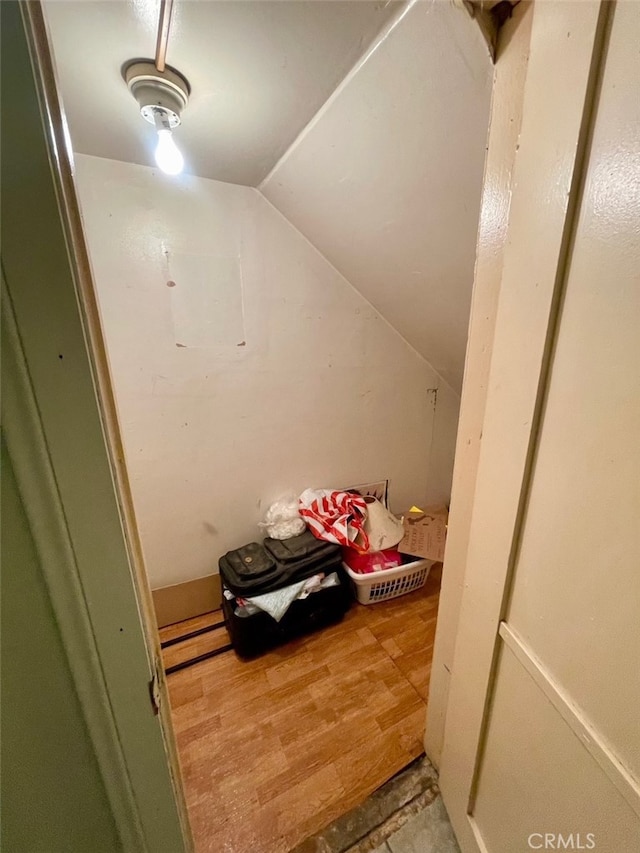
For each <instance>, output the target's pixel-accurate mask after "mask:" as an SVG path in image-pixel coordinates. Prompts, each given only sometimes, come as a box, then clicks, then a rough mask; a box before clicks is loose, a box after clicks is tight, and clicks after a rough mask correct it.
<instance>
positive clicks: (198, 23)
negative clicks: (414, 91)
mask: <svg viewBox="0 0 640 853" xmlns="http://www.w3.org/2000/svg"><path fill="white" fill-rule="evenodd" d="M447 2H448V0H447ZM402 5H403V4H402V3H399V2H395V0H393V1H392V2H388V3H386V2H380V0H291V2H286V1H285V0H176V2H175V3H174V13H173V21H172V25H171V31H170V37H169V50H168V54H167V61H168V63H169V64H170V65H173V66H174V67H176V68H177V69H178V70H179V71H181V72H182V74H184V75H185V76H186V77H187V79H188V80H189V82H190V84H191V88H192V94H191V99H190V102H189V105H188V107H187V109H186V110H185V112H184V116H183V119H184V120H183V124H182V126H181V127H180V129H179V130H178V131H177V132H176V139H177V140H178V142H179V144H180V147H181V149H182V151H183V152H184V155H185V159H186V170H187V171H188V172H191V173H192V174H195V175H199V176H200V177H204V178H214V179H216V180H219V181H227V182H230V183H236V184H245V185H247V186H256V185H257V184H258V183H259V182H260V181H261V180H262V178H264V176H265V175H266V174H267V173H268V172H269V170H270V169H271V168H272V167H273V166H274V164H275V163H276V161H277V160H278V158H279V157H280V156H281V154H282V153H283V152H284V151H285V150H286V149H287V148H288V146H289V145H290V144H291V142H292V141H293V140H294V139H295V137H296V136H297V135H298V133H299V132H300V130H302V128H303V127H304V126H305V125H306V124H307V122H308V121H309V120H310V119H311V118H312V116H313V115H314V114H315V113H316V112H317V110H318V109H319V108H320V107H321V106H322V104H323V103H324V102H325V101H326V99H327V98H328V97H329V95H330V94H331V92H333V90H334V89H335V87H336V86H337V85H338V83H339V82H340V81H341V80H342V78H343V77H344V76H345V74H346V73H347V72H348V71H349V69H350V68H351V67H352V66H353V64H354V63H355V62H356V61H357V60H358V59H359V57H360V56H361V55H362V54H363V52H364V51H365V50H366V49H367V47H368V46H369V45H370V44H371V42H372V40H373V39H374V38H375V36H376V35H377V33H378V32H379V30H380V29H381V27H383V26H384V24H385V23H386V22H387V21H388V20H389V19H390V18H391V17H392V16H393V15H394V14H396V12H397V11H398V9H399V8H401V7H402ZM159 6H160V3H159V0H46V3H45V9H46V13H47V18H48V22H49V28H50V31H51V35H52V40H53V45H54V51H55V58H56V64H57V68H58V74H59V78H60V82H61V85H62V89H63V94H64V102H65V109H66V112H67V117H68V121H69V126H70V129H71V134H72V138H73V140H74V147H75V150H76V151H78V152H80V153H83V154H93V155H96V156H98V157H107V158H110V159H113V160H124V161H125V162H131V163H140V164H142V165H152V164H153V148H154V147H155V143H156V139H155V134H154V132H153V128H151V127H150V126H149V125H147V124H146V123H145V122H144V121H143V120H142V119H141V118H140V115H139V113H138V109H137V105H136V103H135V101H134V100H133V98H132V96H131V95H130V94H129V92H128V90H127V87H126V85H125V83H124V82H123V80H122V74H121V68H122V65H123V63H125V62H127V61H128V60H130V59H134V58H139V57H152V56H153V53H154V50H155V44H156V31H157V26H158V12H159Z"/></svg>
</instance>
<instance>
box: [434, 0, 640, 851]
mask: <svg viewBox="0 0 640 853" xmlns="http://www.w3.org/2000/svg"><path fill="white" fill-rule="evenodd" d="M589 11H591V12H593V11H597V20H596V19H595V18H593V17H592V18H591V19H589V17H588V16H589ZM563 16H564V17H563ZM552 24H553V26H552ZM563 25H564V27H566V28H563ZM543 34H544V35H543ZM562 34H566V35H565V36H564V37H565V38H566V40H567V42H566V43H567V45H568V44H569V43H570V42H571V41H572V40H573V39H579V40H580V44H581V47H582V48H583V52H582V53H581V52H580V50H577V51H575V52H573V53H572V51H571V49H570V48H569V47H568V46H567V48H566V50H563V49H562V45H561V44H560V36H561V35H562ZM638 44H640V4H638V3H625V2H621V3H618V4H616V5H614V4H613V3H609V2H604V3H602V4H600V5H599V6H597V5H596V4H593V3H588V2H586V3H581V4H571V3H566V4H565V3H554V4H539V3H536V4H535V6H534V19H533V27H532V41H531V46H530V56H529V72H528V77H527V82H526V84H525V94H524V101H523V130H522V134H521V139H520V143H521V144H520V148H521V149H522V150H521V151H520V154H519V157H520V164H519V163H518V159H516V167H515V181H514V189H513V201H512V210H513V213H512V218H511V221H510V224H509V230H510V237H511V239H510V240H509V245H508V249H507V255H506V257H505V266H504V272H503V277H502V290H501V297H500V302H501V304H500V306H499V311H498V318H497V323H496V334H495V343H494V349H493V359H492V366H491V374H490V388H489V395H488V402H487V409H486V416H485V422H484V432H485V436H486V438H485V439H484V440H483V441H484V444H483V447H482V449H481V454H480V464H479V473H478V484H477V489H476V501H475V504H474V510H473V517H472V525H471V538H470V546H469V555H468V563H467V572H466V577H465V593H464V596H463V603H462V611H461V621H460V630H459V633H458V642H457V645H456V656H455V659H454V671H453V675H452V687H451V693H450V697H451V698H450V703H449V707H448V711H447V723H446V731H445V747H444V751H443V758H442V765H441V782H442V789H443V795H444V798H445V803H446V805H447V808H448V809H449V811H450V814H451V817H452V822H453V824H454V827H455V829H456V833H457V834H458V837H459V841H460V844H461V847H462V849H463V851H464V853H472V851H473V853H475V851H479V850H485V851H487V853H516V851H519V850H523V851H526V850H528V849H536V846H537V849H559V848H558V846H557V838H556V839H555V840H554V838H552V836H554V834H555V836H557V835H558V833H560V834H562V837H563V839H567V838H568V837H570V836H571V837H572V838H571V841H570V842H569V845H568V846H569V849H571V847H572V848H573V849H591V848H589V847H586V846H585V845H586V843H587V841H586V838H587V834H588V833H592V834H593V835H594V836H595V841H594V843H593V845H592V849H596V850H598V851H600V853H632V851H636V850H638V849H640V784H639V779H640V734H639V731H638V728H639V727H638V708H639V707H640V631H639V630H638V613H639V612H640V572H638V566H639V565H640V535H639V531H640V524H639V523H638V519H640V439H639V436H640V376H639V373H640V334H639V333H638V332H639V330H640V274H639V272H638V271H639V270H640V98H638V92H639V91H640V59H639V56H638ZM574 48H575V43H574ZM545 51H547V55H546V56H545ZM587 55H590V59H589V62H588V64H587V63H585V61H584V60H585V58H586V57H587ZM543 60H544V61H543ZM565 65H567V66H568V65H571V68H572V71H571V73H572V74H573V75H574V76H575V75H576V73H577V71H578V70H580V74H581V75H582V77H583V78H584V80H583V83H585V84H586V97H585V101H584V109H583V115H582V118H581V120H580V121H579V123H577V124H576V130H577V132H578V134H579V140H578V145H577V148H574V145H573V137H572V135H571V133H570V132H569V130H570V128H568V127H566V128H562V127H560V125H559V123H557V122H556V123H554V122H550V121H549V117H550V115H551V114H552V113H553V110H554V109H557V105H558V98H560V97H565V95H564V94H563V93H562V91H561V90H560V89H559V88H558V89H556V90H555V91H553V92H552V90H551V89H550V88H549V86H550V84H551V83H552V81H553V79H560V78H559V74H558V72H562V70H563V68H564V66H565ZM547 69H548V70H547ZM545 78H546V79H545ZM545 100H546V101H547V102H548V104H549V107H548V110H547V113H546V115H545V111H544V109H543V108H542V109H541V104H544V102H545ZM570 103H571V100H570V99H568V100H567V105H569V104H570ZM556 115H557V113H556ZM532 117H533V118H535V121H536V122H537V127H536V126H535V125H533V124H532V123H531V122H532ZM550 138H551V139H553V144H554V145H555V146H556V155H557V159H556V161H555V164H556V166H555V168H553V169H548V168H547V169H543V168H540V163H539V162H536V158H535V156H532V151H533V150H535V145H536V140H537V142H538V143H539V149H538V153H539V156H540V157H542V156H543V155H544V156H546V151H547V149H546V145H547V144H548V140H549V139H550ZM519 165H520V171H519V170H518V166H519ZM572 169H573V172H574V174H573V177H572V178H571V181H570V186H569V188H568V190H567V194H568V196H569V203H568V205H567V207H566V209H565V211H564V217H563V221H562V223H561V224H559V223H558V221H557V220H558V217H557V214H558V208H557V207H556V208H554V206H553V204H552V203H547V202H546V201H545V196H546V197H547V198H548V199H550V200H552V199H554V198H556V195H557V189H558V185H559V181H562V180H564V178H565V176H566V175H567V174H568V173H570V172H571V170H572ZM528 181H535V182H536V184H537V186H536V188H535V190H534V191H533V192H532V191H531V189H532V188H531V187H529V186H528ZM527 206H528V208H527ZM545 228H546V229H548V238H549V242H551V241H553V240H554V239H556V238H558V237H560V238H561V241H562V244H563V248H562V249H561V251H560V252H559V253H558V255H557V256H556V258H555V260H556V264H555V267H554V269H553V270H551V269H550V268H548V267H547V268H544V265H543V263H542V261H541V260H540V259H539V258H536V257H534V254H533V250H534V249H535V251H536V252H538V253H539V254H540V255H541V256H543V257H550V256H551V250H550V249H547V248H546V246H545V243H544V242H543V241H541V240H540V239H539V236H540V234H542V233H543V232H544V230H545ZM541 292H547V293H548V294H552V296H551V298H550V299H548V302H547V303H546V306H545V305H544V304H543V302H542V300H541V297H540V295H539V294H540V293H541ZM529 305H530V306H536V313H534V312H533V311H528V310H527V306H529ZM541 307H546V311H547V316H546V320H545V321H543V320H542V317H541V314H540V309H541ZM540 352H543V353H544V354H543V356H542V358H539V355H538V354H539V353H540ZM510 356H511V357H510ZM538 359H539V360H538ZM534 370H537V371H538V373H537V386H536V387H535V388H534V387H533V383H532V382H531V374H532V372H533V371H534ZM529 412H530V413H531V414H530V415H529ZM523 434H526V436H527V441H528V448H527V451H526V459H525V455H524V454H523ZM523 460H525V461H524V464H523ZM517 465H520V467H519V468H518V469H517V470H516V466H517ZM516 478H519V479H518V482H517V488H516V487H515V486H516V483H515V479H516ZM500 543H501V544H500ZM498 545H499V547H498ZM445 571H446V563H445ZM488 647H490V648H491V649H492V653H491V656H490V660H491V662H490V664H489V663H488V660H489V658H488V656H487V652H486V650H487V648H488ZM482 679H484V683H482ZM531 833H542V836H541V838H538V837H537V836H536V838H535V839H534V843H531V842H530V841H529V835H530V834H531ZM545 833H547V834H548V836H549V837H548V838H545ZM578 833H579V834H580V839H581V843H582V845H583V846H582V848H579V845H578V843H577V834H578ZM540 842H541V843H540ZM554 845H555V846H554ZM566 846H567V845H565V847H566Z"/></svg>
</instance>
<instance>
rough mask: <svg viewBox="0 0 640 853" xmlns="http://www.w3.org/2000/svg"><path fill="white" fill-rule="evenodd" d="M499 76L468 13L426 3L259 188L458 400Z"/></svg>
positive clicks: (398, 25) (393, 32) (401, 23)
mask: <svg viewBox="0 0 640 853" xmlns="http://www.w3.org/2000/svg"><path fill="white" fill-rule="evenodd" d="M492 70H493V68H492V65H491V62H490V59H489V56H488V54H487V48H486V45H485V43H484V41H483V37H482V35H481V33H480V30H479V28H478V27H477V25H476V24H475V23H474V22H473V21H472V20H471V18H470V17H469V16H468V15H467V14H466V12H465V11H464V10H460V9H458V8H456V7H454V6H453V5H451V4H450V3H439V2H435V3H433V2H417V3H415V4H414V5H413V6H411V7H410V8H408V9H407V10H406V11H405V14H404V16H403V17H401V18H400V19H399V20H398V21H396V22H395V25H393V26H391V27H390V31H389V32H388V33H387V34H386V37H384V38H382V39H381V40H380V42H379V43H378V44H377V46H376V47H375V49H373V50H372V52H371V53H370V54H369V55H368V56H367V57H366V58H365V59H364V60H363V61H361V63H360V64H359V65H358V66H357V67H356V68H355V69H354V70H353V71H352V73H351V74H350V75H349V76H348V77H347V78H346V79H345V81H344V82H343V83H342V84H341V86H340V87H339V88H338V90H337V91H336V92H335V93H334V95H333V96H332V97H331V98H330V99H329V101H328V102H327V103H326V104H325V105H324V107H323V108H322V110H321V111H320V113H319V114H318V115H317V116H316V117H315V118H314V120H313V121H312V122H311V124H310V125H309V126H308V127H307V128H306V129H305V130H304V131H303V133H302V134H301V135H300V137H299V138H298V139H297V140H296V142H295V143H294V144H293V146H292V147H291V148H290V149H289V151H288V152H287V153H286V154H285V156H284V157H283V158H282V159H281V161H280V162H279V163H278V165H277V166H276V167H275V169H274V170H273V171H272V172H271V174H270V175H269V176H268V177H267V179H266V180H265V181H264V182H263V183H262V184H261V186H260V189H261V191H262V192H263V194H264V195H265V196H266V198H267V199H269V201H271V203H272V204H274V205H275V206H276V207H277V208H278V209H279V210H280V211H281V212H282V213H283V214H284V215H285V216H286V217H287V218H288V219H289V220H290V221H291V222H292V223H293V224H294V225H296V227H297V228H298V229H299V230H300V231H301V232H302V233H303V234H305V235H306V236H307V238H308V239H309V240H310V241H311V242H312V243H313V244H314V245H315V246H317V247H318V248H319V249H320V251H321V252H322V253H323V254H324V255H325V257H327V258H328V260H330V261H331V262H332V263H333V265H334V266H335V267H336V268H337V269H338V270H340V272H341V273H342V274H343V275H344V276H345V277H346V278H347V279H348V280H349V281H350V282H351V283H352V284H353V285H354V287H356V288H357V289H358V290H359V291H360V292H361V293H362V294H363V295H364V296H365V297H366V298H367V299H368V300H369V301H370V302H371V303H372V304H373V305H374V306H375V307H376V308H377V309H378V310H379V311H380V312H381V313H382V314H383V316H384V317H385V318H386V319H387V320H388V321H389V322H390V323H391V324H392V325H393V326H395V328H396V329H397V330H398V331H399V332H400V333H401V334H402V335H403V336H404V337H405V338H406V340H407V341H409V343H411V344H412V345H413V346H414V347H415V349H416V350H417V351H418V352H419V353H421V354H422V355H423V356H424V357H425V358H426V359H427V360H428V361H429V362H430V363H431V365H432V366H433V367H434V368H435V369H436V370H437V371H438V373H440V375H441V376H442V377H443V378H444V379H445V380H446V381H447V382H448V383H449V384H450V385H451V386H452V387H453V388H454V389H455V390H456V391H458V392H459V391H460V388H461V385H462V374H463V369H464V356H465V348H466V338H467V326H468V319H469V307H470V300H471V288H472V283H473V270H474V262H475V248H476V232H477V227H478V217H479V209H480V192H481V186H482V174H483V165H484V156H485V145H486V136H487V126H488V116H489V101H490V95H491V82H492Z"/></svg>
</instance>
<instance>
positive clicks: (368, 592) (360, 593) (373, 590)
mask: <svg viewBox="0 0 640 853" xmlns="http://www.w3.org/2000/svg"><path fill="white" fill-rule="evenodd" d="M342 565H343V566H344V570H345V571H346V572H347V574H348V575H349V577H350V578H351V582H352V584H353V588H354V590H355V593H356V597H357V599H358V601H359V602H360V604H375V603H376V601H388V600H389V599H390V598H398V596H400V595H405V593H407V592H413V591H414V590H416V589H420V587H421V586H424V585H425V583H426V581H427V578H428V577H429V571H430V569H431V566H432V565H433V560H413V562H411V563H404V564H403V565H402V566H398V567H397V568H396V569H382V570H381V571H379V572H371V573H370V574H366V575H361V574H358V573H357V572H354V571H353V570H352V569H350V568H349V566H347V565H346V563H343V564H342Z"/></svg>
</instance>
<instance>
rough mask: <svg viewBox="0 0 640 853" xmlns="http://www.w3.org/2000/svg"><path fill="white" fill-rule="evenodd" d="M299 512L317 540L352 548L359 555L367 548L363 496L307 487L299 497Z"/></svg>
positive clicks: (367, 539) (365, 508)
mask: <svg viewBox="0 0 640 853" xmlns="http://www.w3.org/2000/svg"><path fill="white" fill-rule="evenodd" d="M299 503H300V515H301V516H302V517H303V518H304V520H305V521H306V522H307V525H308V526H309V529H310V530H311V532H312V533H313V535H314V536H315V537H316V538H317V539H324V540H326V541H327V542H334V543H335V544H336V545H345V546H349V547H350V548H355V550H356V551H358V552H359V553H361V554H365V553H366V552H367V551H368V550H369V537H368V536H367V534H366V533H365V532H364V520H365V518H366V517H367V504H366V501H365V499H364V498H363V497H361V496H360V495H354V494H351V493H350V492H334V491H331V490H330V489H306V491H304V492H303V493H302V494H301V495H300V498H299Z"/></svg>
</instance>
